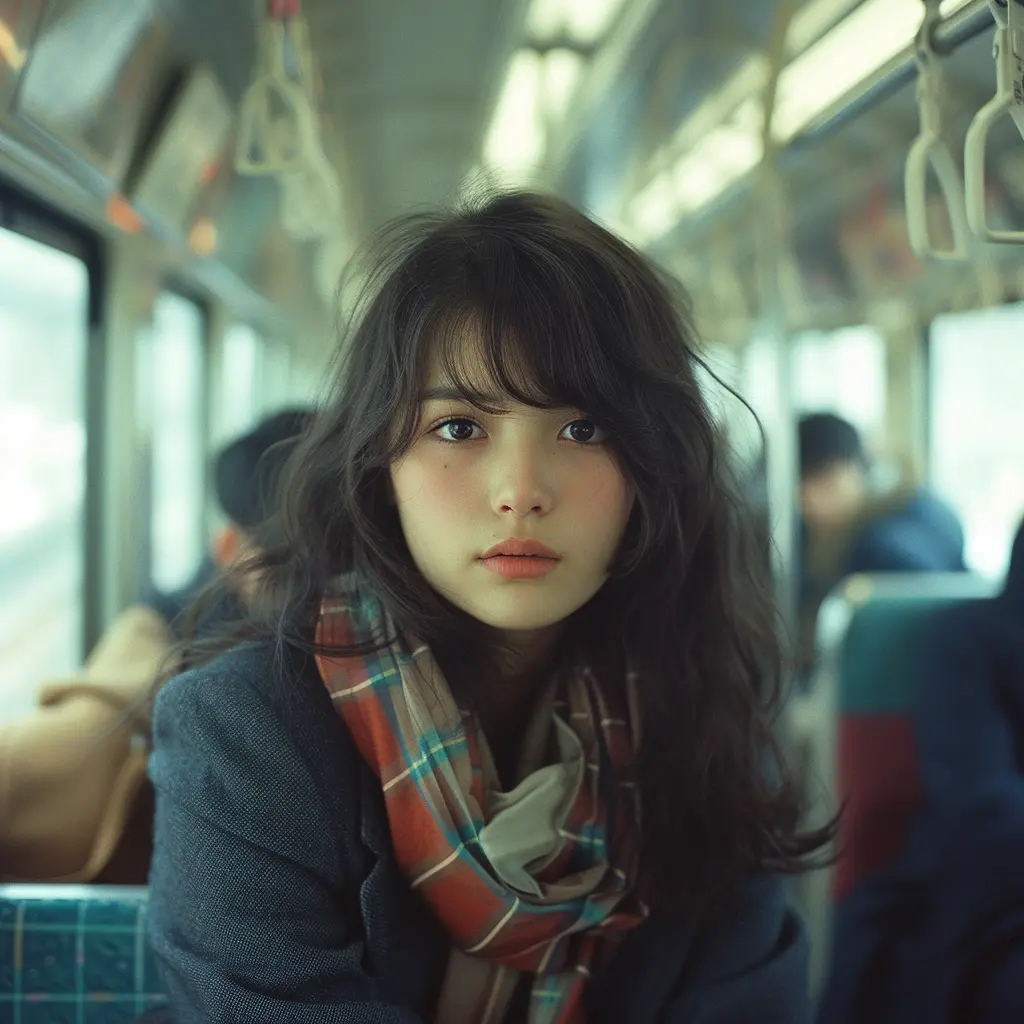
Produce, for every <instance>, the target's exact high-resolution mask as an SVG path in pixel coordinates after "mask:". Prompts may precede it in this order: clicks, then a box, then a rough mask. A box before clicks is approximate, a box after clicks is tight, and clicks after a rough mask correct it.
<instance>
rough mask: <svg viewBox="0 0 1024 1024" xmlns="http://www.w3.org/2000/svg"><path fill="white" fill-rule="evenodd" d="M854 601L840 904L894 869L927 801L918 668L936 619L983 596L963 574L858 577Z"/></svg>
mask: <svg viewBox="0 0 1024 1024" xmlns="http://www.w3.org/2000/svg"><path fill="white" fill-rule="evenodd" d="M848 589H849V590H851V591H853V592H854V593H855V594H856V595H857V596H858V599H857V600H856V602H855V605H856V607H855V608H854V610H853V613H852V615H851V618H850V621H849V626H848V628H847V630H846V633H845V636H844V638H843V643H842V648H841V651H840V657H839V699H838V705H839V706H838V709H837V711H838V720H837V735H836V765H837V780H836V781H837V790H838V792H837V796H838V798H839V800H840V801H843V800H845V801H846V802H847V803H846V810H845V813H844V815H843V820H842V822H841V824H840V833H839V844H840V849H841V851H842V858H841V859H840V861H839V863H838V864H837V866H836V870H835V874H834V879H833V895H834V897H835V898H836V899H842V898H843V897H844V896H846V895H847V894H848V893H849V892H850V891H851V890H852V889H853V888H854V886H855V885H856V883H857V882H858V881H859V880H860V879H861V878H863V877H864V876H865V875H868V874H871V873H873V872H875V871H878V870H879V869H881V868H884V867H886V866H887V865H889V864H891V863H892V862H893V861H894V860H895V859H896V858H897V857H898V856H899V854H900V852H901V851H902V849H903V845H904V842H905V838H906V834H907V829H908V827H909V825H910V823H911V821H912V820H913V818H914V816H915V814H916V813H917V811H918V809H919V808H920V806H921V803H922V801H923V790H922V787H921V782H920V778H919V775H918V769H917V753H916V749H915V742H914V724H913V711H914V706H915V702H916V701H917V700H918V686H919V685H920V684H921V683H922V680H921V679H920V678H919V672H918V667H917V666H918V662H919V659H920V653H921V651H922V650H923V649H924V645H926V644H927V643H928V639H929V635H930V630H932V629H933V628H934V626H933V623H934V621H935V616H936V614H937V613H938V612H939V611H940V610H942V609H945V608H949V607H952V606H955V605H958V604H961V603H963V602H965V601H968V600H974V599H976V598H977V597H980V596H984V595H985V594H987V593H988V591H989V589H990V588H989V585H988V584H986V583H985V582H984V581H980V580H977V579H975V578H974V577H971V576H968V575H967V574H959V575H957V576H954V577H941V576H939V577H936V576H928V575H922V576H919V577H917V578H916V579H908V580H906V581H897V580H895V579H893V580H889V581H887V580H886V578H885V577H870V578H868V577H862V578H861V582H857V580H856V579H854V580H852V581H851V583H850V586H849V588H848Z"/></svg>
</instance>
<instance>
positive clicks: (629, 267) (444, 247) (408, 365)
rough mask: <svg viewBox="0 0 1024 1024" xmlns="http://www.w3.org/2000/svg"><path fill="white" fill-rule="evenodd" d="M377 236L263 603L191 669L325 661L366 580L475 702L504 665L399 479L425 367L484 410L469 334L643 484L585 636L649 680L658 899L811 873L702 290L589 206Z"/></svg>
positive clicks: (438, 220)
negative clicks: (311, 657)
mask: <svg viewBox="0 0 1024 1024" xmlns="http://www.w3.org/2000/svg"><path fill="white" fill-rule="evenodd" d="M377 241H378V244H377V245H376V247H375V249H374V254H373V259H372V260H371V263H370V269H369V270H368V271H367V272H366V276H365V278H364V288H363V291H362V296H363V297H362V300H361V302H360V304H359V308H358V309H357V311H356V313H355V314H354V315H353V317H352V319H351V323H350V324H349V326H348V328H347V329H346V330H345V331H344V336H343V338H342V342H341V346H340V348H339V358H338V365H337V370H336V376H335V379H334V382H333V390H332V395H331V397H330V398H329V400H327V401H325V403H324V405H323V408H322V409H321V410H320V411H319V412H318V415H317V418H316V420H315V422H314V424H313V425H312V427H311V428H310V429H309V430H308V431H307V433H306V434H305V436H304V437H303V438H302V439H301V441H300V442H299V444H298V446H297V448H296V450H295V453H294V455H293V456H292V458H291V460H290V462H289V465H288V467H287V468H286V470H285V477H284V480H283V482H282V486H281V489H280V495H281V497H280V508H279V510H278V513H277V514H276V516H275V517H274V518H273V520H272V521H271V522H270V523H269V524H268V525H267V527H266V528H265V531H264V533H263V535H262V537H260V538H258V539H259V541H260V543H259V547H260V553H259V554H258V555H256V556H255V557H254V559H253V560H252V561H251V562H250V563H249V564H247V565H244V566H242V567H241V571H242V572H245V573H248V574H249V578H250V579H252V578H258V579H259V581H260V584H259V587H258V588H257V592H256V593H255V594H254V595H253V598H252V600H251V602H249V604H248V607H247V609H246V611H245V612H244V613H242V614H240V615H239V616H237V617H236V618H234V619H233V620H230V621H226V622H222V624H221V626H220V628H219V629H218V630H216V631H215V632H214V633H213V634H212V635H205V636H203V637H202V639H193V640H191V641H188V642H186V643H185V645H184V649H183V651H182V652H181V654H182V660H181V661H180V662H179V665H181V664H183V665H184V666H185V667H190V666H193V665H197V664H202V663H204V662H207V661H209V660H210V659H211V658H213V657H214V656H215V655H216V654H218V653H220V652H222V651H224V650H225V649H227V648H228V647H230V646H232V645H233V644H235V643H237V642H239V641H246V640H248V641H264V642H265V641H271V642H272V643H273V644H274V645H275V650H276V651H277V652H278V654H281V653H282V652H285V651H286V650H287V649H288V648H293V649H294V648H297V649H299V650H300V651H305V652H307V653H308V652H314V651H315V650H316V646H315V643H314V639H313V634H314V628H315V623H316V616H317V611H318V607H319V602H320V599H321V596H322V594H323V593H324V591H325V589H326V588H328V586H329V585H330V582H331V580H332V579H333V578H335V577H336V576H338V575H339V574H341V573H345V572H353V573H355V574H356V575H357V577H358V578H359V579H361V580H362V581H364V582H365V583H366V584H367V585H368V586H369V587H370V588H371V589H372V590H373V591H374V592H375V593H376V594H377V595H378V596H379V597H380V599H381V601H382V602H383V604H384V606H385V607H386V609H387V610H388V612H389V613H390V616H391V618H392V619H393V621H394V623H395V626H396V628H397V629H398V630H399V631H400V632H402V633H409V634H414V635H415V636H416V637H417V638H419V639H420V640H422V641H424V642H426V643H428V644H429V645H430V646H431V648H432V649H433V650H434V653H435V655H436V656H437V658H438V661H439V662H440V664H441V666H442V668H443V669H444V671H445V673H446V677H447V678H448V679H449V682H450V683H451V685H452V687H453V689H457V688H461V689H462V690H463V691H464V692H463V694H462V696H467V693H466V692H465V691H470V692H469V693H468V696H469V697H470V698H471V696H472V693H471V691H472V687H473V684H474V682H476V684H477V685H478V686H479V681H480V680H486V679H487V678H488V672H489V671H491V670H492V669H493V667H494V666H493V664H492V663H491V662H490V659H491V658H493V656H494V634H493V632H492V631H490V630H489V629H488V628H487V627H486V626H484V625H483V624H482V623H480V622H478V621H476V620H474V619H473V618H472V617H470V616H469V615H467V614H466V613H464V612H462V611H460V610H459V609H458V608H456V607H455V606H454V605H452V604H451V603H449V602H448V601H447V600H446V599H444V598H443V597H441V596H440V595H439V594H438V593H437V592H436V591H434V590H433V589H432V588H431V587H430V585H429V584H428V583H427V582H426V580H425V579H424V578H423V577H422V575H421V574H420V573H419V571H418V570H417V568H416V566H415V564H414V563H413V560H412V558H411V555H410V553H409V550H408V548H407V546H406V543H405V540H404V537H403V534H402V529H401V526H400V523H399V519H398V515H397V511H396V508H395V506H394V504H393V502H392V501H391V500H390V494H391V492H390V476H389V466H390V464H391V463H392V462H393V461H394V460H395V459H396V458H397V457H398V456H400V455H401V454H402V453H403V452H405V451H406V450H407V449H408V448H409V446H410V445H411V444H412V442H413V441H414V439H415V437H416V432H417V429H418V418H419V399H418V392H419V390H420V388H421V384H422V378H423V373H424V369H425V363H426V360H427V357H428V354H429V353H431V352H434V353H438V354H439V356H440V358H441V361H442V365H443V367H444V369H445V371H446V373H447V374H448V376H449V377H450V379H451V381H452V383H453V384H454V385H455V386H457V387H459V388H460V389H461V390H463V391H464V392H465V393H466V395H467V396H468V397H469V399H470V400H472V401H475V402H477V403H480V404H482V403H484V402H485V399H484V397H483V396H481V395H480V394H479V384H480V382H479V381H476V382H474V381H472V380H467V379H465V372H464V367H463V365H462V361H460V358H459V352H460V349H461V347H462V340H463V339H464V338H465V332H466V329H467V328H471V329H472V331H473V335H474V338H479V342H480V345H481V351H482V353H483V357H484V360H485V365H486V367H487V369H488V371H489V375H490V377H491V382H490V383H491V385H492V387H491V388H490V390H493V386H494V385H496V386H497V387H498V388H500V390H501V392H503V393H504V394H505V395H507V396H508V398H509V399H510V400H514V401H518V402H523V403H526V404H528V405H530V406H534V407H545V408H547V407H572V408H576V409H579V410H580V411H581V412H583V413H585V414H586V416H587V417H588V418H592V419H593V420H594V421H595V422H597V423H598V424H600V425H601V426H602V427H603V428H604V429H605V431H607V433H608V436H609V437H610V443H611V445H612V450H613V451H614V452H615V454H616V457H617V459H618V462H619V465H620V467H621V469H622V471H623V472H624V474H625V475H626V476H627V478H628V479H629V480H630V481H631V483H632V485H633V487H634V488H635V494H636V501H635V503H634V507H633V511H632V514H631V518H630V520H629V522H628V524H627V527H626V531H625V534H624V537H623V540H622V544H621V548H620V551H619V553H618V555H617V557H616V559H615V562H614V564H613V566H612V567H611V571H610V573H609V577H608V579H607V581H606V582H605V584H604V586H603V587H602V589H601V590H600V591H599V592H598V594H597V595H596V596H595V597H594V598H593V599H592V600H591V601H590V602H588V603H587V604H586V605H585V606H584V607H583V608H582V609H580V610H579V611H578V612H577V613H576V614H575V615H574V616H572V618H571V621H570V627H571V630H572V636H573V638H574V643H578V644H579V645H582V648H583V649H584V651H585V652H586V653H587V654H588V655H589V657H590V658H591V662H592V664H596V665H598V666H600V667H601V668H603V669H604V670H605V672H606V675H607V676H608V678H610V679H612V685H614V684H615V679H616V678H619V679H621V676H620V675H618V670H619V669H620V668H621V667H622V666H623V665H625V664H626V663H627V662H628V663H629V664H630V665H631V666H632V667H633V668H635V670H636V672H637V674H638V677H639V687H640V712H641V718H642V723H641V729H642V744H641V745H642V750H641V758H640V763H639V766H638V770H639V779H640V786H641V799H642V806H643V847H642V877H643V879H644V884H645V887H648V888H649V891H650V892H651V893H652V894H653V895H654V898H655V900H656V901H657V904H661V905H664V904H668V905H672V906H675V907H677V908H681V909H688V910H690V911H699V910H700V909H701V908H706V907H707V904H708V901H709V900H713V899H716V898H718V897H722V896H723V895H725V894H727V893H731V892H735V891H736V887H737V885H738V883H739V882H740V881H741V880H742V879H743V877H744V876H746V875H748V874H750V873H752V872H757V871H759V870H773V871H780V872H796V871H800V870H803V869H804V868H805V867H806V866H807V860H808V857H809V855H811V854H812V853H813V852H814V851H816V850H818V849H819V848H821V847H822V846H823V845H824V844H825V843H826V842H828V841H829V840H830V838H831V837H832V831H833V830H832V827H831V826H830V827H828V828H825V829H822V830H819V831H814V832H803V831H801V826H800V821H801V807H800V800H799V797H798V791H797V788H796V786H795V784H794V782H793V780H792V779H791V777H790V775H789V774H788V771H787V768H786V766H785V764H784V762H783V757H782V755H781V752H780V749H779V746H778V743H777V741H776V737H775V735H774V719H775V715H776V712H777V711H778V709H779V704H780V700H781V696H782V694H781V689H782V679H783V668H782V658H781V655H780V644H779V635H780V630H779V623H778V622H777V617H776V609H775V603H774V601H773V597H772V591H771V588H770V583H769V579H768V567H767V563H766V559H765V555H764V549H763V546H762V545H759V544H758V543H757V541H756V539H755V538H754V535H753V532H752V530H751V529H750V526H749V524H748V521H747V518H748V517H747V514H746V510H745V507H744V503H743V502H742V501H741V500H740V498H739V497H738V494H737V491H736V487H735V485H734V482H733V481H732V479H731V474H730V467H729V460H728V458H727V455H726V452H725V451H724V450H723V442H722V440H721V437H720V434H719V431H718V429H717V427H716V423H715V421H714V418H713V416H712V414H711V412H710V411H709V407H708V405H707V403H706V401H705V398H704V397H703V395H702V391H701V388H700V386H699V385H698V380H697V376H696V373H695V370H696V368H697V366H698V364H700V365H703V363H702V361H701V359H700V357H699V355H698V353H697V351H696V348H695V344H696V343H695V337H694V330H693V326H692V321H691V314H690V305H689V301H688V299H687V297H686V295H685V293H683V292H682V290H681V289H680V288H679V287H678V286H676V285H675V284H674V283H673V282H672V281H671V280H670V279H669V278H668V277H667V276H665V275H663V274H662V273H661V272H660V271H659V270H658V269H657V268H656V267H655V266H653V265H652V264H651V263H650V262H649V261H648V260H647V259H646V258H645V257H644V256H642V255H641V254H640V253H638V252H637V251H635V250H634V249H632V248H631V247H630V246H628V245H627V244H625V243H624V242H623V241H621V240H620V239H618V238H616V237H615V236H614V235H613V234H611V233H610V232H608V231H606V230H605V229H603V228H602V227H600V226H599V225H597V224H595V223H594V222H593V221H591V220H590V219H588V218H587V217H585V216H584V215H583V214H581V213H580V212H578V211H577V210H575V209H573V208H572V207H570V206H569V205H567V204H566V203H564V202H562V201H560V200H557V199H555V198H551V197H548V196H543V195H537V194H532V193H526V192H513V193H503V194H499V195H492V196H489V197H488V198H487V199H486V200H485V201H483V202H480V201H478V202H476V203H475V204H473V205H472V206H471V207H469V208H464V209H460V210H458V211H456V212H454V213H438V214H432V215H426V214H417V215H414V216H411V217H407V218H404V219H402V220H400V221H398V222H396V223H395V224H392V225H391V226H390V227H389V228H388V229H387V230H386V231H385V232H383V233H382V235H381V236H380V238H379V239H378V240H377ZM488 411H493V410H488ZM452 528H453V529H458V524H453V525H452ZM229 585H230V580H228V581H225V582H222V583H221V584H220V587H221V588H222V591H223V589H224V588H226V587H227V586H229ZM331 653H338V652H336V651H333V652H331ZM611 669H614V671H611ZM619 685H621V683H620V684H619Z"/></svg>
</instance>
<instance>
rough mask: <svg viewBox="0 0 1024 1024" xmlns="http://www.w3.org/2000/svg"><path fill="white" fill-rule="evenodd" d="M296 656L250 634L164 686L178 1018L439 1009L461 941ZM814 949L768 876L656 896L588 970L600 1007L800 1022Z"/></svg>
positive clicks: (160, 726)
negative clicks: (702, 911) (704, 891)
mask: <svg viewBox="0 0 1024 1024" xmlns="http://www.w3.org/2000/svg"><path fill="white" fill-rule="evenodd" d="M299 658H300V656H298V655H296V656H295V657H294V659H292V656H290V655H289V656H287V657H286V658H285V659H282V660H275V657H274V653H273V651H272V649H271V648H270V647H269V646H267V647H257V646H251V647H248V648H238V649H236V650H234V651H231V652H229V653H227V654H225V655H222V656H221V657H220V658H218V659H217V660H216V661H214V662H212V663H211V664H209V665H207V666H205V667H203V668H199V669H195V670H193V671H191V672H188V673H186V674H184V675H181V676H178V677H177V678H175V679H173V680H171V681H170V682H169V683H167V685H166V686H165V687H164V688H163V690H162V691H161V692H160V694H159V696H158V698H157V701H156V707H155V710H154V752H153V755H152V757H151V760H150V776H151V778H152V780H153V783H154V785H155V787H156V793H157V811H156V844H155V851H154V857H153V862H152V870H151V874H150V904H149V906H150V909H149V919H148V920H149V931H150V938H151V941H152V945H153V948H154V950H155V953H156V956H157V959H158V962H159V963H160V965H161V971H162V973H163V975H164V977H165V981H166V985H167V989H168V991H169V993H170V995H171V1000H172V1005H173V1007H174V1014H175V1019H176V1020H177V1021H178V1022H179V1024H192V1022H198V1021H212V1020H216V1021H219V1022H225V1024H226V1022H235V1021H237V1022H242V1021H245V1022H247V1024H251V1022H259V1024H286V1022H295V1024H300V1022H302V1024H313V1022H316V1024H353V1022H366V1024H371V1022H373V1024H419V1022H421V1021H429V1020H431V1017H432V1013H433V1008H434V1006H435V1005H436V999H437V996H438V993H439V990H440V985H441V981H442V977H443V974H444V969H445V965H446V960H447V956H448V951H449V948H450V947H449V942H448V939H447V937H446V935H445V933H444V932H443V931H442V929H441V928H440V926H439V925H438V923H437V922H436V921H435V919H434V918H433V917H432V915H431V914H430V913H429V911H428V909H427V907H426V905H425V904H423V903H422V902H421V901H420V900H419V898H418V897H417V896H416V895H415V894H414V893H413V892H412V891H411V890H410V889H409V887H408V885H407V883H406V881H405V879H404V878H403V876H402V874H401V872H400V871H399V868H398V866H397V864H396V861H395V855H394V850H393V847H392V844H391V838H390V833H389V828H388V822H387V818H386V816H385V811H384V803H383V796H382V794H381V791H380V783H379V782H378V780H377V778H376V777H375V776H374V774H373V772H372V771H371V770H370V768H369V767H368V766H367V765H366V763H365V762H364V761H363V760H362V758H361V757H360V755H359V753H358V751H357V749H356V747H355V745H354V743H353V742H352V740H351V737H350V736H349V734H348V732H347V730H346V728H345V726H344V723H343V722H342V720H341V719H340V718H339V716H338V715H337V714H336V712H335V710H334V707H333V706H332V704H331V701H330V698H329V696H328V694H327V691H326V689H325V688H324V686H323V685H322V683H321V682H320V679H319V676H318V675H317V674H316V669H315V666H314V665H313V663H312V662H311V661H309V660H305V659H302V661H299ZM289 660H294V661H295V664H285V663H283V662H285V661H289ZM806 961H807V941H806V936H805V933H804V930H803V927H802V925H801V923H800V922H799V920H798V919H797V918H796V917H795V916H794V915H793V913H792V912H791V911H790V910H789V908H788V907H787V905H786V901H785V899H784V896H783V892H782V885H781V883H780V881H779V880H778V879H776V878H769V877H764V878H759V879H756V880H752V881H751V882H750V884H749V885H748V886H747V888H746V890H745V893H744V898H743V900H742V902H741V904H740V905H739V906H738V907H737V908H736V910H735V912H734V914H733V915H732V916H731V918H730V919H729V920H727V921H720V922H718V923H717V924H715V925H714V926H712V927H704V928H697V927H695V926H694V924H693V923H692V922H689V921H685V920H678V919H675V918H673V917H671V916H668V915H659V914H658V913H657V909H656V908H655V913H654V915H653V916H652V917H651V918H650V920H648V921H647V922H645V923H644V924H643V925H641V926H640V927H638V928H636V929H634V930H633V931H632V932H630V934H629V936H628V937H627V939H626V940H625V942H624V943H623V944H622V946H621V947H620V948H619V950H618V952H617V953H616V955H615V958H614V959H613V960H612V961H611V963H610V964H609V966H608V968H607V969H606V970H605V971H603V972H602V973H601V974H599V975H597V976H596V977H595V978H594V979H593V980H592V981H591V982H590V986H589V989H588V992H587V1004H588V1009H587V1020H588V1021H589V1022H592V1024H618V1022H622V1024H627V1022H628V1024H644V1022H647V1021H649V1022H652V1024H653V1022H654V1021H659V1022H668V1024H683V1022H687V1024H719V1022H721V1024H724V1022H726V1021H728V1022H731V1024H743V1022H750V1024H754V1022H756V1024H803V1022H806V1021H807V1020H808V1019H809V1007H808V999H807V984H806V968H807V963H806Z"/></svg>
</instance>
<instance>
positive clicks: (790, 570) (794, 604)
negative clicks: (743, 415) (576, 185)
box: [757, 0, 798, 637]
mask: <svg viewBox="0 0 1024 1024" xmlns="http://www.w3.org/2000/svg"><path fill="white" fill-rule="evenodd" d="M795 10H796V2H795V0H777V5H776V9H775V16H774V20H773V23H772V30H771V35H770V37H769V40H768V58H769V74H768V80H767V82H766V85H765V94H764V123H763V128H762V148H763V157H762V160H761V167H760V174H759V180H758V196H757V198H758V204H757V208H758V218H757V222H758V223H757V227H758V242H759V245H758V253H757V276H758V285H759V293H760V304H761V317H760V334H761V337H762V339H763V343H764V344H766V345H768V346H770V350H771V352H772V360H771V365H772V368H773V373H774V378H775V379H774V382H773V383H774V385H775V386H774V387H773V388H772V389H771V390H772V391H773V392H774V395H775V401H774V402H773V403H772V406H773V408H772V410H771V422H766V423H765V425H764V426H765V433H766V435H767V437H768V447H767V452H766V456H767V460H766V461H767V471H768V508H769V514H770V516H771V522H772V536H773V539H774V541H775V543H774V558H775V564H774V567H773V568H774V576H775V587H776V594H777V600H778V605H779V613H780V616H781V619H782V623H783V626H784V628H785V630H786V632H787V633H789V634H790V635H791V636H794V637H795V636H796V629H797V613H798V590H797V577H796V558H797V550H796V542H797V534H796V530H797V517H796V502H795V499H796V481H797V451H796V432H795V430H794V424H793V397H792V383H791V381H792V375H791V373H790V344H789V329H788V324H787V309H788V308H789V306H790V305H791V301H792V299H793V295H792V289H793V287H794V285H795V282H796V275H795V273H794V270H793V267H792V264H791V262H790V261H791V257H790V256H789V245H788V232H787V231H786V225H785V216H784V210H785V206H784V197H783V189H782V181H781V178H780V175H779V169H778V147H777V146H776V143H775V136H774V134H773V132H772V118H773V114H774V109H775V95H776V90H777V87H778V81H779V75H780V73H781V71H782V69H783V67H784V66H785V63H786V39H787V37H788V34H789V25H790V21H791V20H792V17H793V13H794V11H795Z"/></svg>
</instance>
